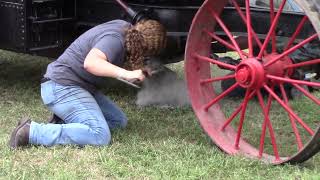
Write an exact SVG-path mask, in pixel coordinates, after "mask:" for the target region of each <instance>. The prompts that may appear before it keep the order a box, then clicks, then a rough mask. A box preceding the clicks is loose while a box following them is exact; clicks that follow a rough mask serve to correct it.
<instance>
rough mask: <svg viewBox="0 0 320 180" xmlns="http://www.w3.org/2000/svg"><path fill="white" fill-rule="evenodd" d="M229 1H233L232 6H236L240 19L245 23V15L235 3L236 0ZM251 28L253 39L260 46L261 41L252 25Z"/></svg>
mask: <svg viewBox="0 0 320 180" xmlns="http://www.w3.org/2000/svg"><path fill="white" fill-rule="evenodd" d="M231 1H232V3H233V5H234V7H235V8H236V10H237V12H238V13H239V15H240V17H241V19H242V21H243V22H244V24H245V25H247V19H246V17H245V15H244V14H243V12H242V11H241V9H240V6H239V4H238V3H237V1H236V0H231ZM251 30H252V31H251V33H252V36H253V38H254V39H255V41H256V43H257V44H258V46H259V47H260V48H261V47H262V43H261V41H260V39H259V38H258V36H257V34H256V32H255V31H254V29H253V28H252V26H251Z"/></svg>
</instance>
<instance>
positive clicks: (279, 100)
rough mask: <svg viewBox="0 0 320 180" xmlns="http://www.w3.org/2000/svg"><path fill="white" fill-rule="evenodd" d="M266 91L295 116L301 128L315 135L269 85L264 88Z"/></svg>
mask: <svg viewBox="0 0 320 180" xmlns="http://www.w3.org/2000/svg"><path fill="white" fill-rule="evenodd" d="M263 87H264V89H265V90H267V91H268V92H269V93H270V94H271V95H272V97H273V98H274V99H276V100H277V101H278V103H279V104H280V105H281V106H282V107H283V108H284V109H285V110H286V111H287V112H288V113H289V114H290V115H291V116H293V117H294V118H295V119H296V120H297V121H298V122H299V123H300V124H301V126H302V127H303V128H304V129H305V130H306V131H307V132H308V133H309V134H310V135H314V132H313V130H312V129H311V128H310V127H309V126H308V125H307V124H306V123H305V122H303V120H302V119H301V118H299V117H298V116H297V115H296V114H295V113H294V112H293V110H292V109H291V108H290V107H289V106H287V105H286V104H285V103H284V102H283V101H282V100H281V99H280V98H279V96H277V95H276V94H275V93H274V92H273V91H272V90H271V89H270V88H269V87H268V86H267V85H264V86H263Z"/></svg>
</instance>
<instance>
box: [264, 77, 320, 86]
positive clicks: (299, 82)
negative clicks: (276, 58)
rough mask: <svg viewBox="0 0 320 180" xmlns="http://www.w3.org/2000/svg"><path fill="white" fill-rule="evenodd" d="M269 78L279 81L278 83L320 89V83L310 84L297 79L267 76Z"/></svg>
mask: <svg viewBox="0 0 320 180" xmlns="http://www.w3.org/2000/svg"><path fill="white" fill-rule="evenodd" d="M267 78H269V79H272V80H277V81H280V82H286V83H294V84H301V85H307V86H314V87H320V83H317V82H308V81H302V80H295V79H290V78H283V77H278V76H273V75H267Z"/></svg>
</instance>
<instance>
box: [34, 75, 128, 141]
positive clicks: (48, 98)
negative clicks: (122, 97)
mask: <svg viewBox="0 0 320 180" xmlns="http://www.w3.org/2000/svg"><path fill="white" fill-rule="evenodd" d="M41 97H42V100H43V102H44V104H45V105H46V106H47V107H48V108H49V109H50V111H51V112H53V113H54V114H56V115H57V116H58V117H60V118H61V119H63V120H64V122H65V123H66V124H39V123H36V122H31V126H30V134H29V142H30V144H36V145H45V146H53V145H57V144H61V145H66V144H75V145H97V146H101V145H107V144H109V143H110V141H111V133H110V129H114V128H117V127H120V128H124V127H125V126H126V125H127V117H126V116H125V114H124V113H123V112H122V111H121V110H120V108H119V107H117V105H115V104H114V103H113V102H112V101H111V100H110V99H109V98H107V97H106V96H104V95H103V94H102V93H101V92H99V91H97V92H96V93H95V94H90V93H89V92H88V91H86V90H85V89H83V88H81V87H79V86H63V85H60V84H58V83H55V82H54V81H47V82H45V83H42V84H41Z"/></svg>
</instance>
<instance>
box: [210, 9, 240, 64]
mask: <svg viewBox="0 0 320 180" xmlns="http://www.w3.org/2000/svg"><path fill="white" fill-rule="evenodd" d="M208 10H209V11H210V13H211V15H212V16H213V18H214V19H215V20H216V21H217V23H218V24H219V25H220V27H221V28H222V29H223V30H224V32H225V33H226V34H227V36H228V37H229V39H230V40H231V42H232V44H233V45H234V47H235V48H236V50H237V53H238V54H239V56H240V58H241V59H242V60H244V59H245V58H244V56H243V55H242V53H241V49H240V47H239V45H238V43H237V42H236V40H235V39H234V37H233V35H232V34H231V32H230V30H229V29H228V28H227V26H226V25H225V24H224V22H223V21H222V19H221V18H220V17H219V16H218V15H217V13H216V12H214V11H213V9H212V8H211V7H208Z"/></svg>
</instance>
